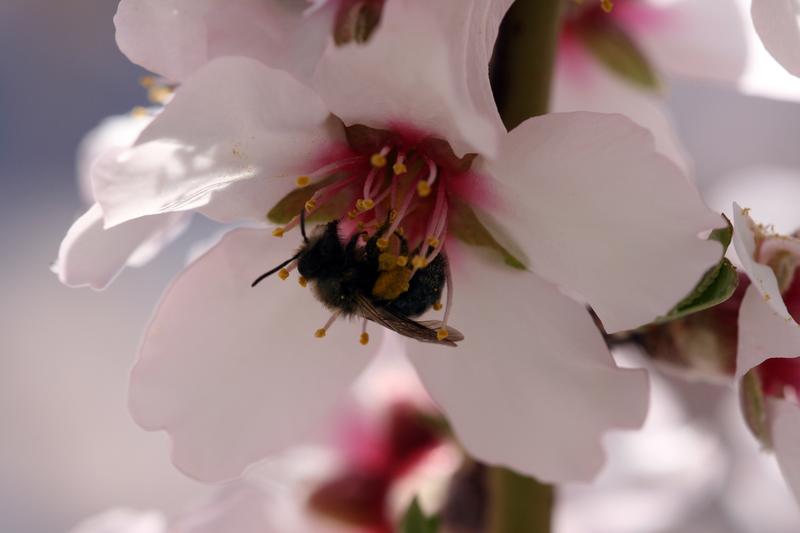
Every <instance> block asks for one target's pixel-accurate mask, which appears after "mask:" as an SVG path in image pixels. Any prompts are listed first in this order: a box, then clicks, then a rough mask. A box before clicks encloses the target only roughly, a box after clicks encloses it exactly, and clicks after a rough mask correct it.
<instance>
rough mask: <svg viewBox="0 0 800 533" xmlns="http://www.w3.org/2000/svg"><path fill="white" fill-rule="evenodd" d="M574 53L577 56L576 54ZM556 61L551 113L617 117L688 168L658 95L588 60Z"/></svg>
mask: <svg viewBox="0 0 800 533" xmlns="http://www.w3.org/2000/svg"><path fill="white" fill-rule="evenodd" d="M576 53H580V52H578V51H576ZM583 59H584V60H583V61H582V62H581V63H580V65H578V64H576V63H574V62H576V61H578V60H579V59H577V58H572V57H565V56H564V55H563V54H562V55H561V56H560V57H559V63H558V65H557V68H556V72H555V77H554V79H553V92H552V102H551V108H552V111H554V112H558V111H595V112H598V113H620V114H622V115H625V116H626V117H628V118H630V119H631V120H633V121H634V122H635V123H637V124H639V125H640V126H643V127H645V128H647V129H648V130H650V132H651V133H652V134H653V136H654V137H655V142H656V149H657V150H658V151H659V152H661V153H662V154H664V155H666V156H667V157H669V158H670V159H672V161H674V162H675V163H677V164H678V165H679V166H680V167H681V168H682V169H684V170H687V169H689V168H690V163H689V156H688V153H687V152H686V149H685V147H684V146H683V144H682V143H681V141H680V139H679V138H678V135H677V133H676V131H675V129H674V126H673V121H672V117H671V116H669V115H668V114H667V108H666V103H665V102H664V99H663V97H662V95H660V94H658V93H656V92H652V91H646V90H642V89H639V88H637V87H636V86H635V85H633V84H632V83H630V82H628V81H626V80H624V79H622V78H620V77H619V76H616V75H614V74H613V73H611V72H609V70H608V69H607V68H605V67H603V66H602V65H600V64H599V63H597V61H595V60H594V59H593V58H591V57H586V58H583Z"/></svg>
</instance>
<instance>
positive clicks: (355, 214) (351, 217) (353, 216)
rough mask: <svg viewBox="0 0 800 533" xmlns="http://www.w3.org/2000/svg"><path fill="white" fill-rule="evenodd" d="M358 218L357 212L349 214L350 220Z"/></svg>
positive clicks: (349, 212)
mask: <svg viewBox="0 0 800 533" xmlns="http://www.w3.org/2000/svg"><path fill="white" fill-rule="evenodd" d="M357 216H358V211H356V210H353V211H348V212H347V218H349V219H350V220H354V219H355V218H356V217H357Z"/></svg>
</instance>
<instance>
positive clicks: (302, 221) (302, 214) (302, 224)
mask: <svg viewBox="0 0 800 533" xmlns="http://www.w3.org/2000/svg"><path fill="white" fill-rule="evenodd" d="M300 234H301V235H302V236H303V241H304V242H305V243H306V244H308V236H306V209H305V207H303V209H301V210H300Z"/></svg>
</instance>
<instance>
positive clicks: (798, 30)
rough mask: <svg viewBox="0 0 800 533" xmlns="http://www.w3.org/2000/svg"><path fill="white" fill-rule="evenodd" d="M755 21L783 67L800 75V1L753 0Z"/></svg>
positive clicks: (768, 46)
mask: <svg viewBox="0 0 800 533" xmlns="http://www.w3.org/2000/svg"><path fill="white" fill-rule="evenodd" d="M751 13H752V15H753V25H754V26H755V28H756V32H758V35H759V37H761V41H762V42H763V43H764V46H765V47H766V49H767V50H768V51H769V53H770V54H772V57H774V58H775V59H776V60H777V61H778V62H779V63H780V64H781V65H783V67H784V68H785V69H786V70H787V71H788V72H790V73H792V74H794V75H795V76H800V4H798V3H797V1H796V0H753V3H752V7H751Z"/></svg>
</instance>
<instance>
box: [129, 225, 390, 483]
mask: <svg viewBox="0 0 800 533" xmlns="http://www.w3.org/2000/svg"><path fill="white" fill-rule="evenodd" d="M291 253H292V252H291V251H290V249H289V248H288V247H287V245H286V243H283V242H278V239H275V238H274V237H272V236H271V235H270V232H269V231H266V230H254V229H239V230H234V231H232V232H231V233H229V234H228V235H227V236H226V237H225V238H224V239H223V240H222V242H221V243H220V244H219V245H217V246H216V247H215V248H214V249H212V250H211V251H210V252H209V253H207V254H206V255H205V256H203V257H201V258H200V259H199V260H197V261H196V262H195V263H194V264H193V265H192V266H190V267H189V268H188V269H187V270H186V271H184V273H183V274H182V275H181V276H179V277H178V279H177V280H176V281H175V282H174V283H173V284H172V286H171V287H170V288H169V289H168V291H167V292H166V294H165V295H164V297H163V299H162V301H161V303H160V304H159V307H158V309H157V311H156V313H155V315H154V317H153V319H152V321H151V323H150V326H149V327H148V330H147V332H146V334H145V337H144V341H143V343H142V347H141V349H140V352H139V360H138V362H137V364H136V366H135V368H134V370H133V374H132V376H131V390H130V405H131V411H132V413H133V415H134V417H135V419H136V421H137V422H138V423H139V424H140V425H142V426H144V427H145V428H148V429H165V430H166V431H167V432H168V433H169V434H170V437H171V439H172V441H173V461H174V463H175V465H176V466H177V467H178V468H180V469H181V470H182V471H184V472H186V473H187V474H189V475H191V476H193V477H196V478H199V479H203V480H220V479H225V478H230V477H233V476H236V475H238V474H240V473H241V471H242V470H243V469H244V468H245V467H246V466H247V465H249V464H251V463H252V462H254V461H256V460H258V459H260V458H262V457H264V456H265V455H267V454H268V453H270V452H274V451H276V450H278V449H280V448H283V447H285V446H288V445H290V444H293V443H296V442H297V441H298V440H299V439H301V438H302V437H303V436H304V435H307V434H308V433H309V432H310V430H311V429H312V428H313V427H314V426H315V424H317V423H318V422H319V421H320V420H322V419H323V418H324V417H325V415H327V414H329V412H330V410H331V409H332V408H333V405H334V403H335V401H336V400H337V398H339V396H340V395H341V394H342V393H344V391H345V389H346V387H347V385H348V384H349V383H350V382H351V381H352V380H353V379H355V377H356V375H357V374H358V373H359V371H360V370H361V369H362V368H363V367H364V366H365V365H366V363H367V362H368V360H369V359H370V357H371V355H372V351H373V347H374V346H377V345H378V344H379V342H378V341H379V340H380V339H379V338H376V339H375V341H376V342H375V343H371V344H370V346H369V347H366V348H365V347H363V346H361V345H359V344H358V336H359V329H358V328H357V327H354V326H353V325H350V324H347V323H345V321H344V320H343V321H342V322H341V323H337V324H334V326H333V327H332V329H331V330H330V331H329V334H328V337H327V338H325V339H317V338H314V331H315V330H316V329H317V328H319V327H321V326H322V325H323V324H324V323H325V321H326V320H327V318H328V316H329V312H328V311H326V310H325V309H324V308H323V306H322V304H320V303H319V302H317V301H316V300H315V299H314V297H313V296H312V294H311V293H310V291H309V290H308V289H305V290H304V289H302V288H301V287H299V286H298V284H297V283H296V282H295V281H294V280H292V279H289V280H287V281H285V282H283V281H281V280H280V279H279V278H277V277H273V278H270V279H267V280H265V281H264V282H263V283H262V284H261V285H258V286H257V287H255V288H251V287H250V283H251V282H252V281H253V280H254V279H255V278H256V277H258V275H259V274H261V273H262V272H265V271H266V270H268V269H270V268H272V267H273V266H275V265H276V264H278V263H279V262H280V261H281V260H283V259H285V258H287V257H288V256H289V255H291ZM376 336H377V335H376Z"/></svg>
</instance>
